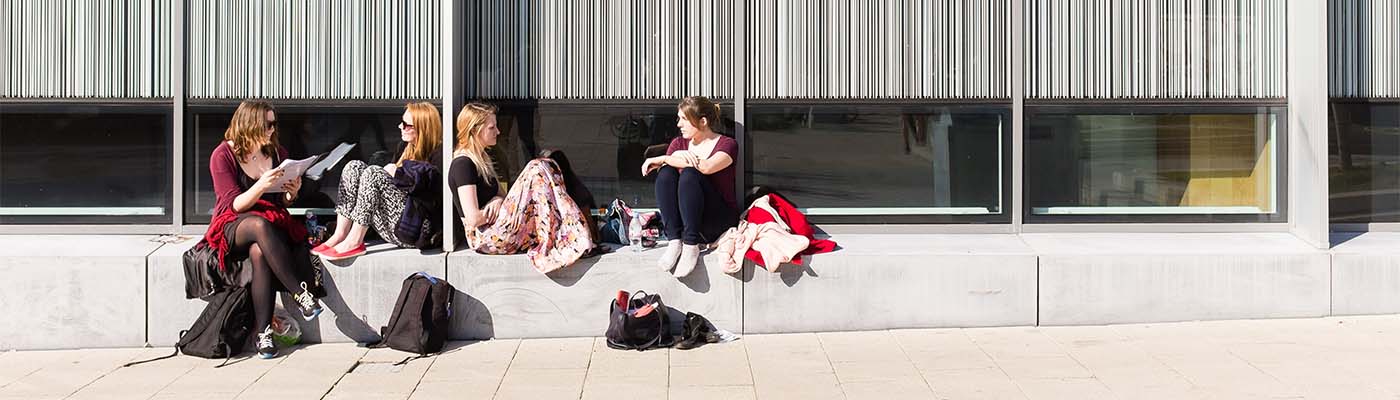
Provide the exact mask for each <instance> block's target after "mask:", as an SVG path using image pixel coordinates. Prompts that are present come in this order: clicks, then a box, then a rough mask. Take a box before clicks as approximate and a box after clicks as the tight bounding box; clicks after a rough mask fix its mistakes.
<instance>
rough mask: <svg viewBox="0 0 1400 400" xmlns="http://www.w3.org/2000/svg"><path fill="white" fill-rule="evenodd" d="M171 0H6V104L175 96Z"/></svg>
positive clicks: (0, 58) (1, 93)
mask: <svg viewBox="0 0 1400 400" xmlns="http://www.w3.org/2000/svg"><path fill="white" fill-rule="evenodd" d="M170 12H171V5H170V0H0V22H2V23H3V26H0V98H25V99H28V98H35V99H74V98H168V97H170V20H171V16H170Z"/></svg>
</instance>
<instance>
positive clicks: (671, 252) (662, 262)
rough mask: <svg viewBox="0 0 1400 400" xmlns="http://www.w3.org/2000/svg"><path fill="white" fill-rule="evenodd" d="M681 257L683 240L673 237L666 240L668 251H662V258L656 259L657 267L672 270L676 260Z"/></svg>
mask: <svg viewBox="0 0 1400 400" xmlns="http://www.w3.org/2000/svg"><path fill="white" fill-rule="evenodd" d="M680 257H681V240H680V239H672V240H668V241H666V251H665V252H663V253H661V259H659V260H656V267H657V268H660V269H661V270H662V271H670V270H671V268H674V267H675V266H676V260H677V259H679V258H680Z"/></svg>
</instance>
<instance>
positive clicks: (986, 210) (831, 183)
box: [747, 105, 1008, 222]
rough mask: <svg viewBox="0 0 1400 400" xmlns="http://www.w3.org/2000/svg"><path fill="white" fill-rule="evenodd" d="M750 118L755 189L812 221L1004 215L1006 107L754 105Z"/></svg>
mask: <svg viewBox="0 0 1400 400" xmlns="http://www.w3.org/2000/svg"><path fill="white" fill-rule="evenodd" d="M747 115H748V118H747V121H748V128H749V130H748V132H749V135H750V137H751V138H752V142H751V147H750V148H749V154H750V158H751V160H752V163H751V166H750V175H749V176H750V182H751V183H752V184H754V185H764V186H770V187H773V188H775V189H777V190H779V191H780V192H782V193H784V194H786V195H787V196H788V197H789V198H790V199H791V200H793V202H794V203H796V204H797V205H798V206H799V207H803V208H805V209H807V211H808V213H809V214H814V215H856V214H864V215H956V216H959V217H956V218H943V219H945V220H947V221H958V220H962V221H968V222H971V221H975V220H983V221H985V220H988V219H987V218H986V217H985V216H988V215H997V214H1003V213H1002V211H1003V210H1004V206H1003V200H1004V196H1003V195H1002V194H1003V193H1004V190H1003V185H1002V182H1003V178H1004V177H1005V176H1006V173H1005V172H1006V166H1007V164H1006V162H1005V160H1004V159H1003V154H1006V152H1005V150H1006V149H1007V142H1006V140H1005V138H1006V137H1007V135H1006V132H1007V129H1008V125H1007V123H1006V121H1007V115H1008V114H1007V111H1006V109H1005V108H1004V107H1000V106H989V107H949V106H914V105H907V106H906V105H899V106H892V105H886V106H878V105H862V106H838V105H755V106H750V107H749V108H748V114H747ZM973 216H983V217H973ZM996 219H997V220H1004V219H1006V218H1005V217H996ZM906 220H907V219H906Z"/></svg>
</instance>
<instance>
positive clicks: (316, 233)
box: [306, 210, 321, 246]
mask: <svg viewBox="0 0 1400 400" xmlns="http://www.w3.org/2000/svg"><path fill="white" fill-rule="evenodd" d="M320 231H321V224H319V223H317V222H316V213H314V212H311V210H306V242H307V243H310V244H311V245H312V246H316V245H320V244H321V235H320Z"/></svg>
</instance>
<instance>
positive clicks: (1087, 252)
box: [1021, 233, 1331, 325]
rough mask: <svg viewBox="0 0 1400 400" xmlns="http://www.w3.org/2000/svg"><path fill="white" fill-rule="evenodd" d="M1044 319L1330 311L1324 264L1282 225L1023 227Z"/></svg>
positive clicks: (1065, 321)
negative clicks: (1178, 229)
mask: <svg viewBox="0 0 1400 400" xmlns="http://www.w3.org/2000/svg"><path fill="white" fill-rule="evenodd" d="M1021 237H1022V239H1023V240H1025V241H1026V243H1027V244H1029V245H1030V246H1031V248H1032V249H1033V250H1034V251H1035V253H1036V254H1038V255H1039V256H1040V302H1039V303H1040V306H1039V308H1040V324H1041V325H1082V324H1110V323H1137V322H1167V321H1189V320H1209V319H1234V318H1283V317H1311V316H1322V315H1327V314H1328V312H1329V303H1330V296H1329V295H1330V287H1329V285H1330V283H1329V281H1330V276H1329V275H1330V272H1331V271H1330V270H1329V268H1330V265H1329V261H1330V260H1329V257H1328V254H1327V251H1326V250H1320V249H1316V248H1314V247H1312V246H1311V245H1309V244H1307V243H1306V242H1303V241H1302V240H1300V239H1298V238H1297V237H1295V236H1293V235H1291V234H1288V233H1176V234H1172V233H1085V234H1071V233H1055V234H1023V235H1021Z"/></svg>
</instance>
